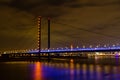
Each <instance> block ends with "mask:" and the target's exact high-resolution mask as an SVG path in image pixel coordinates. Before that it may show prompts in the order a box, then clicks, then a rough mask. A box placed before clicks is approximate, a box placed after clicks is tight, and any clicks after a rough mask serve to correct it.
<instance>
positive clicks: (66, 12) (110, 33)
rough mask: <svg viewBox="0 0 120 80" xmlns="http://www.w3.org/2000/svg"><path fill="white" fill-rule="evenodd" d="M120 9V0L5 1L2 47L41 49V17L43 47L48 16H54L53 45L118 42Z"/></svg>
mask: <svg viewBox="0 0 120 80" xmlns="http://www.w3.org/2000/svg"><path fill="white" fill-rule="evenodd" d="M119 8H120V1H119V0H106V1H104V0H102V1H101V0H92V1H89V0H74V1H73V0H59V1H55V0H51V1H49V0H34V1H33V0H26V1H23V0H1V1H0V10H1V13H0V17H1V19H0V37H1V38H0V44H1V45H0V50H7V49H21V48H22V49H26V48H28V49H29V48H37V17H38V16H42V47H43V48H44V47H46V46H47V17H50V18H51V35H52V36H51V47H57V46H60V47H65V46H70V45H71V44H73V46H77V45H79V46H82V45H97V44H105V43H106V44H117V43H119V40H120V37H119V35H120V32H119V31H120V27H119V26H120V23H119V22H120V10H119ZM82 29H83V30H82ZM90 31H91V32H90ZM95 33H99V34H95ZM101 34H102V35H101Z"/></svg>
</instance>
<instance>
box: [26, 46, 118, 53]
mask: <svg viewBox="0 0 120 80" xmlns="http://www.w3.org/2000/svg"><path fill="white" fill-rule="evenodd" d="M115 51H120V47H111V48H74V49H57V50H41V52H40V53H71V52H115ZM37 52H38V51H30V52H28V53H37Z"/></svg>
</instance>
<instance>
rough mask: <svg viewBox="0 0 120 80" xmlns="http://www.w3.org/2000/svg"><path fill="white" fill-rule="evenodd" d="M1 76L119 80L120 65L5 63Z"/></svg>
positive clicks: (1, 78)
mask: <svg viewBox="0 0 120 80" xmlns="http://www.w3.org/2000/svg"><path fill="white" fill-rule="evenodd" d="M89 61H90V60H89ZM97 61H99V60H97ZM103 62H104V61H103ZM118 62H120V61H119V60H118ZM0 75H1V76H0V80H119V79H120V65H119V64H114V65H113V63H111V64H110V63H109V64H100V63H99V64H96V62H95V63H89V64H88V63H87V62H86V63H85V62H84V63H81V61H80V62H74V61H73V62H60V61H59V62H7V63H6V62H3V63H0ZM5 76H7V77H5Z"/></svg>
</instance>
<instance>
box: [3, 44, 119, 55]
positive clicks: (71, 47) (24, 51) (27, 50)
mask: <svg viewBox="0 0 120 80" xmlns="http://www.w3.org/2000/svg"><path fill="white" fill-rule="evenodd" d="M117 46H119V44H117V45H112V46H111V47H117ZM100 47H104V48H107V47H108V48H109V47H110V46H109V45H104V46H101V45H97V46H96V47H93V46H92V45H89V47H87V46H85V45H83V46H82V48H100ZM76 48H80V47H79V46H76ZM60 49H61V50H63V49H74V47H73V45H71V46H70V47H64V48H62V47H59V48H49V50H60ZM37 50H38V49H26V50H11V51H4V52H5V53H18V52H22V53H26V52H29V51H37ZM41 50H48V48H42V49H41ZM1 53H2V51H1Z"/></svg>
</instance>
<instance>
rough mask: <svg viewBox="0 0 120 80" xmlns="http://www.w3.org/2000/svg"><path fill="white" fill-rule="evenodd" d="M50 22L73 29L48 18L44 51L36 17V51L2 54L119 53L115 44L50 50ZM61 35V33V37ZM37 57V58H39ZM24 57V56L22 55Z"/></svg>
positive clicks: (17, 51)
mask: <svg viewBox="0 0 120 80" xmlns="http://www.w3.org/2000/svg"><path fill="white" fill-rule="evenodd" d="M51 22H52V23H55V24H61V25H64V26H69V27H73V28H74V26H71V25H69V24H64V23H60V22H57V21H51V20H50V18H48V22H47V23H48V32H47V33H48V35H47V37H48V40H47V43H48V45H47V48H46V49H42V48H41V44H42V43H41V42H42V41H41V40H42V39H41V36H42V34H41V17H40V16H39V17H38V34H37V35H38V46H37V49H31V50H15V51H14V50H13V51H12V50H10V51H5V52H3V53H2V54H18V53H19V54H22V53H23V54H39V55H41V54H43V53H44V54H46V53H47V54H48V56H50V55H51V54H52V53H57V54H58V53H60V54H61V53H76V52H119V51H120V46H119V44H118V43H117V45H112V46H110V45H109V46H107V45H104V46H96V47H93V46H91V45H90V46H89V47H86V46H83V47H82V48H80V47H78V46H77V47H76V48H73V46H72V45H71V47H70V48H68V47H65V48H51V28H50V25H51ZM77 29H79V30H82V31H86V32H89V33H93V34H96V35H101V36H104V37H109V38H112V39H119V37H114V36H111V35H106V34H102V33H98V32H95V31H91V30H87V29H83V28H77ZM62 34H63V33H61V35H62ZM63 35H66V36H70V35H68V34H63ZM71 37H72V38H74V36H71ZM39 55H38V56H39ZM22 56H24V55H22Z"/></svg>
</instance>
